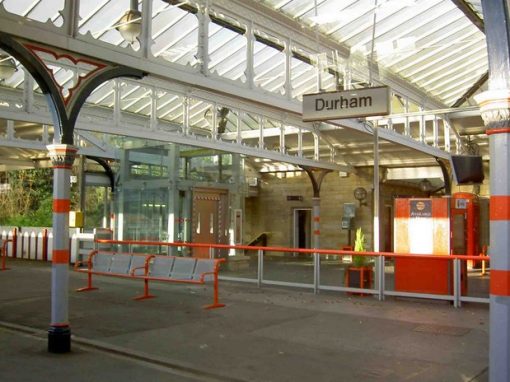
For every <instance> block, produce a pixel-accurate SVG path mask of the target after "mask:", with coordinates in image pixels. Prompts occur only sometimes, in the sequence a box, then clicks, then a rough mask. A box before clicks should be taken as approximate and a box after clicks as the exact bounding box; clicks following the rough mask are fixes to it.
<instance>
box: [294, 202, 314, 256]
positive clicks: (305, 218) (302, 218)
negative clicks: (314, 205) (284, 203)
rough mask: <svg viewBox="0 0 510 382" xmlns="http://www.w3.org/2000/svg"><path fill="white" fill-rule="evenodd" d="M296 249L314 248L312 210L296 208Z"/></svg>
mask: <svg viewBox="0 0 510 382" xmlns="http://www.w3.org/2000/svg"><path fill="white" fill-rule="evenodd" d="M293 236H294V242H293V246H294V248H312V209H311V208H296V209H294V218H293Z"/></svg>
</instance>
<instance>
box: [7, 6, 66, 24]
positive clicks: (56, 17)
mask: <svg viewBox="0 0 510 382" xmlns="http://www.w3.org/2000/svg"><path fill="white" fill-rule="evenodd" d="M64 3H65V0H52V1H47V0H45V1H43V0H36V1H34V0H3V1H0V4H2V5H3V6H4V7H5V10H6V11H7V12H10V13H14V14H15V15H19V16H23V17H24V18H27V19H30V20H34V21H40V22H42V23H45V22H47V21H48V20H50V21H51V22H52V23H53V24H54V25H55V26H57V27H60V26H62V24H63V23H64V19H63V18H62V16H61V15H60V11H62V10H64Z"/></svg>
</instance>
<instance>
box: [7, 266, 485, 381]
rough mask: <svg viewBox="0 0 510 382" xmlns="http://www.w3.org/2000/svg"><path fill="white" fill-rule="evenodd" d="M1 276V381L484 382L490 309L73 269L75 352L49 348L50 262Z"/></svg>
mask: <svg viewBox="0 0 510 382" xmlns="http://www.w3.org/2000/svg"><path fill="white" fill-rule="evenodd" d="M8 266H10V267H11V270H9V271H5V272H0V291H1V292H0V304H1V309H0V380H1V381H10V382H17V381H55V382H60V381H66V382H67V381H73V382H74V381H87V382H95V381H106V380H109V381H121V380H126V381H177V382H180V381H263V382H266V381H267V382H269V381H275V382H280V381H293V382H299V381H307V382H308V381H314V382H323V381H336V382H338V381H392V382H394V381H434V382H439V381H444V382H453V381H487V365H488V325H489V324H488V322H489V308H488V306H487V305H481V304H464V305H463V307H462V308H461V309H455V308H453V307H452V306H451V305H450V304H449V303H446V302H432V301H424V300H410V299H388V300H386V301H384V302H379V301H377V300H376V299H374V298H373V297H356V296H350V295H346V294H345V293H321V294H320V295H318V296H316V295H313V294H312V293H310V292H308V291H300V290H296V289H292V290H288V289H282V288H274V287H263V288H261V289H258V288H257V287H256V286H254V285H247V284H238V283H227V282H220V299H221V300H222V302H224V303H226V304H227V307H225V308H222V309H216V310H212V311H207V310H203V309H202V308H201V306H202V305H205V304H207V303H209V302H210V301H211V298H212V288H211V287H210V286H206V287H204V286H185V285H177V284H164V283H159V284H157V283H153V284H152V287H151V289H152V292H153V293H154V294H156V295H157V298H154V299H150V300H145V301H133V300H132V299H131V298H132V297H133V296H135V295H137V294H139V293H141V292H142V283H141V282H140V281H138V280H124V279H117V278H108V277H96V278H95V284H96V286H98V287H99V288H100V289H99V290H97V291H92V292H86V293H77V292H75V291H74V289H76V288H78V287H81V286H84V285H85V279H86V275H84V274H78V273H75V272H72V271H71V272H70V280H69V282H70V291H69V304H70V307H69V310H70V322H71V330H72V333H73V342H72V352H71V353H68V354H49V353H47V352H46V346H47V343H46V330H47V329H48V325H49V322H50V285H51V264H47V263H41V262H34V261H27V260H11V259H9V260H8Z"/></svg>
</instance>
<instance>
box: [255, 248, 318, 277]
mask: <svg viewBox="0 0 510 382" xmlns="http://www.w3.org/2000/svg"><path fill="white" fill-rule="evenodd" d="M313 274H314V271H313V255H308V254H298V253H292V252H266V253H265V254H264V280H267V281H283V282H290V283H300V284H310V285H313Z"/></svg>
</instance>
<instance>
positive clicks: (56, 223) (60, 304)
mask: <svg viewBox="0 0 510 382" xmlns="http://www.w3.org/2000/svg"><path fill="white" fill-rule="evenodd" d="M47 148H48V151H49V155H50V159H51V162H52V165H53V251H52V256H53V257H52V268H51V271H52V272H51V323H50V328H49V330H48V351H49V352H51V353H67V352H69V351H70V350H71V328H70V326H69V314H68V308H69V296H68V289H69V258H70V256H69V210H70V209H71V200H70V175H71V167H72V165H73V162H74V158H75V157H76V151H77V148H76V147H74V146H71V145H66V144H54V145H49V146H47Z"/></svg>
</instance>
